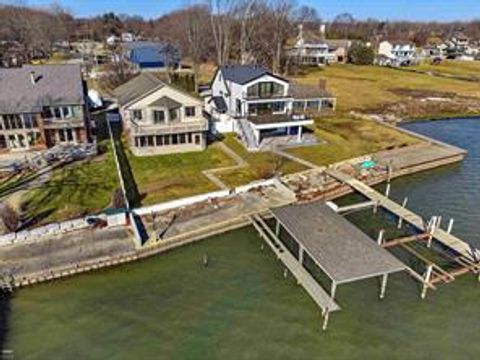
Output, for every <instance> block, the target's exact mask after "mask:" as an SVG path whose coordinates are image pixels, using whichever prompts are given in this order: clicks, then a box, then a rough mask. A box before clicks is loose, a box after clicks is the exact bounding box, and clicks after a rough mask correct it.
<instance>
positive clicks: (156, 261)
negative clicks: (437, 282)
mask: <svg viewBox="0 0 480 360" xmlns="http://www.w3.org/2000/svg"><path fill="white" fill-rule="evenodd" d="M406 127H407V128H409V129H412V130H415V131H418V132H421V133H424V134H427V135H430V136H433V137H436V138H438V139H441V140H445V141H447V142H450V143H453V144H455V145H458V146H460V147H464V148H467V149H468V150H469V155H468V157H467V159H466V160H465V162H463V163H462V164H458V165H452V166H448V167H444V168H442V169H439V170H434V171H429V172H425V173H421V174H417V175H414V176H411V177H408V178H403V179H398V180H395V181H394V182H393V187H392V196H393V197H396V198H398V199H402V198H403V197H404V196H408V197H409V198H410V201H409V206H410V207H411V208H412V209H414V210H416V211H418V212H419V213H421V214H422V215H424V216H426V217H427V216H429V215H443V217H444V218H445V219H446V218H448V217H453V218H455V227H454V232H455V233H456V234H457V235H458V236H460V237H462V238H465V239H468V240H469V241H471V242H472V243H474V244H477V245H480V236H479V234H480V231H479V230H480V218H479V215H480V207H479V206H478V204H480V186H479V185H480V179H479V176H478V175H479V174H480V144H479V142H478V140H479V139H480V120H451V121H436V122H424V123H415V124H409V125H406ZM349 218H350V219H351V220H352V221H354V222H355V223H357V224H358V225H359V226H360V227H362V228H364V229H365V230H366V231H369V232H370V233H372V235H374V233H375V231H377V230H378V228H379V227H380V226H382V227H384V226H387V227H388V221H389V220H388V218H387V220H386V219H385V217H383V216H376V217H373V216H372V214H371V213H370V212H366V213H357V214H352V215H351V216H349ZM390 220H392V219H390ZM393 228H394V226H390V228H389V229H388V231H389V233H388V234H389V236H394V235H395V230H393ZM259 247H260V240H259V239H258V237H257V235H256V234H255V232H254V231H253V230H252V229H243V230H240V231H235V232H232V233H229V234H225V235H222V236H219V237H215V238H212V239H209V240H206V241H204V242H201V243H199V244H196V245H192V246H189V247H185V248H182V249H179V250H176V251H174V252H172V253H169V254H167V255H165V256H161V257H156V258H153V259H149V260H147V261H144V262H141V263H137V264H133V265H127V266H122V267H120V268H117V269H113V270H107V271H104V272H100V273H96V274H92V275H85V276H80V277H75V278H72V279H68V280H64V281H60V282H55V283H52V284H45V285H41V286H37V287H34V288H31V289H25V290H22V291H19V292H17V293H16V294H15V295H14V297H13V298H10V299H3V300H2V303H1V309H2V314H0V315H1V316H0V322H1V323H0V326H1V330H2V331H1V335H2V336H1V338H0V341H2V347H3V348H4V349H12V350H13V351H14V354H15V359H17V358H18V359H475V358H478V357H479V354H480V342H479V341H478V334H479V333H480V301H479V300H480V284H478V283H477V282H476V281H475V279H474V278H473V276H467V277H463V278H460V279H458V280H456V281H455V282H454V283H452V284H449V285H444V286H440V287H439V288H438V290H437V291H436V292H430V293H429V295H428V297H427V299H426V300H424V301H421V300H420V299H419V296H418V294H419V289H418V287H417V284H416V283H415V282H414V281H412V280H411V279H410V278H409V277H407V276H406V275H402V274H399V275H395V276H393V277H391V279H390V281H389V285H388V289H387V297H386V299H385V300H383V301H379V300H378V299H377V294H378V282H377V281H376V280H369V281H363V282H357V283H355V284H353V285H345V286H341V287H339V290H338V302H339V304H340V306H341V307H342V311H341V312H338V313H335V314H333V315H332V317H331V322H330V328H329V331H328V332H327V333H321V331H320V326H321V322H320V315H319V311H318V309H317V307H316V306H315V305H314V304H313V302H312V301H311V300H310V299H309V297H308V296H307V295H306V294H305V293H304V292H303V290H302V289H301V288H300V287H299V286H297V285H296V283H295V281H293V280H292V279H290V278H289V279H286V280H285V279H284V278H283V274H282V273H283V268H282V266H281V265H280V264H279V263H278V262H277V261H276V260H275V258H274V257H273V256H272V255H271V254H270V253H268V252H261V251H260V249H259ZM206 252H207V253H208V254H209V258H210V265H209V267H208V268H204V267H203V266H202V257H203V254H205V253H206Z"/></svg>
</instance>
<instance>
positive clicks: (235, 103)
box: [206, 65, 336, 151]
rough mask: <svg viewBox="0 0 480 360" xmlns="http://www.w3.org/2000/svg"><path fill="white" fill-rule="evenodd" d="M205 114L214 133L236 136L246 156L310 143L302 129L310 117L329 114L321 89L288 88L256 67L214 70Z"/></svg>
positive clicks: (331, 105) (329, 102) (331, 104)
mask: <svg viewBox="0 0 480 360" xmlns="http://www.w3.org/2000/svg"><path fill="white" fill-rule="evenodd" d="M211 87H212V95H211V97H210V98H208V99H207V104H206V110H207V112H208V113H209V114H210V116H211V128H212V130H213V131H216V132H236V133H237V134H238V135H239V138H240V139H241V140H242V142H243V144H244V145H245V147H246V148H247V149H248V150H251V151H255V150H262V149H268V148H269V147H271V146H276V145H287V146H288V145H299V144H306V143H314V142H315V141H316V140H315V137H314V136H313V135H312V134H305V131H304V128H305V127H306V126H310V125H313V123H314V122H313V119H312V117H313V115H315V114H319V113H320V112H322V111H326V110H334V109H335V103H336V99H335V98H334V97H333V96H332V95H331V94H329V93H328V92H327V91H326V90H325V89H321V88H315V87H305V86H300V85H298V84H291V83H290V82H289V81H288V80H287V79H285V78H282V77H280V76H278V75H276V74H273V73H272V72H270V71H268V70H267V69H266V68H264V67H262V66H258V65H226V66H222V67H220V68H218V70H217V72H216V74H215V76H214V78H213V81H212V84H211Z"/></svg>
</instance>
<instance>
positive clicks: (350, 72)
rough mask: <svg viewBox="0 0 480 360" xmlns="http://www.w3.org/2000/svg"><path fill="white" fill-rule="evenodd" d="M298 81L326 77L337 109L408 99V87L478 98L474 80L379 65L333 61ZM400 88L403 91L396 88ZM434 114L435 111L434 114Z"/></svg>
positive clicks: (314, 82) (479, 93) (371, 106)
mask: <svg viewBox="0 0 480 360" xmlns="http://www.w3.org/2000/svg"><path fill="white" fill-rule="evenodd" d="M295 79H296V80H297V81H299V82H300V83H304V84H309V85H314V86H316V85H317V84H318V81H319V80H327V88H328V89H329V90H330V91H331V92H333V93H334V94H335V95H336V96H337V112H340V113H342V112H345V111H349V110H353V109H358V110H365V109H374V108H378V107H381V106H382V105H385V104H386V103H394V102H399V101H402V100H408V96H409V94H408V91H412V90H415V91H419V90H420V91H425V92H426V93H431V92H442V93H455V94H457V95H460V96H474V97H478V98H480V86H478V83H475V82H467V81H463V80H455V79H447V78H440V77H434V76H429V75H424V74H416V73H412V72H406V71H401V70H395V69H391V68H387V67H381V66H357V65H351V64H334V65H330V66H327V67H325V68H323V69H312V70H309V71H308V72H307V73H306V75H303V76H299V77H297V78H295ZM399 90H403V92H401V91H399ZM435 115H436V114H435Z"/></svg>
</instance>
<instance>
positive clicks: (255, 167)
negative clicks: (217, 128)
mask: <svg viewBox="0 0 480 360" xmlns="http://www.w3.org/2000/svg"><path fill="white" fill-rule="evenodd" d="M223 143H224V144H225V145H227V146H228V147H229V148H230V149H232V150H233V151H234V152H235V153H237V154H238V155H239V156H240V157H242V158H243V159H244V160H245V161H246V162H247V163H248V165H249V166H246V167H243V168H238V169H234V170H227V171H222V172H221V173H219V174H217V176H218V177H219V178H220V179H221V180H222V181H223V182H225V183H226V184H228V185H229V186H231V187H234V186H239V185H242V184H246V183H249V182H251V181H254V180H259V179H264V178H269V177H271V176H273V175H275V173H278V174H291V173H295V172H299V171H303V170H306V169H307V168H306V167H305V166H303V165H301V164H299V163H296V162H294V161H291V160H288V159H286V158H284V157H281V156H279V155H275V154H273V153H271V152H268V151H267V152H263V151H262V152H248V151H247V150H246V149H245V147H244V146H243V145H242V144H241V143H240V142H239V141H238V140H237V139H236V138H235V134H227V135H226V136H225V138H224V139H223Z"/></svg>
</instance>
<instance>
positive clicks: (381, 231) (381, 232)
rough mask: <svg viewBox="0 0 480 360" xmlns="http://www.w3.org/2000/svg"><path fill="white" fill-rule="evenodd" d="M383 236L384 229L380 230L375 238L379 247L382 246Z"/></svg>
mask: <svg viewBox="0 0 480 360" xmlns="http://www.w3.org/2000/svg"><path fill="white" fill-rule="evenodd" d="M384 235H385V230H384V229H381V230H380V231H379V232H378V237H377V244H378V245H380V246H382V245H383V242H384Z"/></svg>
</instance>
